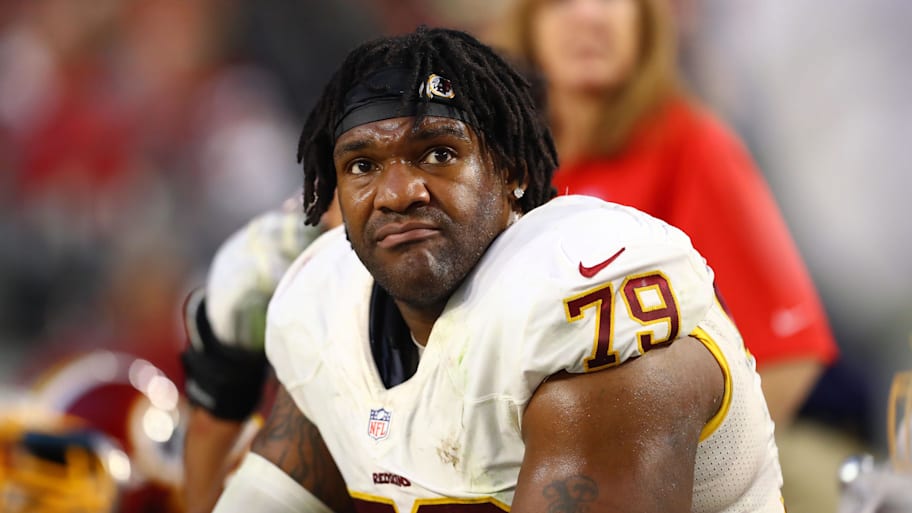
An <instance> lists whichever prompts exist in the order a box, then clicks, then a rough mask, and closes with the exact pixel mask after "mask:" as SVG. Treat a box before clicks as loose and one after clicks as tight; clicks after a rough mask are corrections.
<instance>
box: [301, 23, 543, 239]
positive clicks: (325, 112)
mask: <svg viewBox="0 0 912 513" xmlns="http://www.w3.org/2000/svg"><path fill="white" fill-rule="evenodd" d="M388 67H402V68H405V69H407V70H412V73H411V80H412V82H413V88H412V89H411V90H412V91H418V88H419V85H420V84H422V83H423V82H424V81H425V79H426V78H427V77H428V75H430V74H431V73H434V74H438V75H441V76H443V77H446V78H448V79H450V80H451V82H452V83H453V89H454V91H455V93H456V96H455V98H454V103H455V106H456V107H458V108H460V109H462V110H463V111H465V113H466V114H467V115H468V121H469V124H470V125H471V126H472V128H473V129H474V130H475V131H476V134H477V135H478V136H479V139H480V140H481V143H482V145H483V148H484V149H486V150H487V151H488V152H489V154H490V156H491V157H492V160H493V163H494V166H495V168H496V169H500V170H505V171H506V173H507V176H504V177H503V178H504V179H505V180H506V181H511V180H516V181H517V182H518V183H520V184H524V186H525V194H524V195H523V197H522V198H521V199H519V200H518V203H519V206H520V208H521V209H522V211H523V212H528V211H529V210H531V209H533V208H535V207H537V206H539V205H542V204H543V203H545V202H546V201H548V200H549V199H551V198H552V197H554V195H555V191H554V189H553V188H552V186H551V176H552V174H553V173H554V169H555V168H556V167H557V151H556V150H555V147H554V141H553V139H552V138H551V132H550V130H549V129H548V126H547V123H546V121H545V118H544V115H543V114H542V113H540V112H539V111H538V110H537V109H536V107H535V102H534V100H533V98H532V95H531V86H530V84H529V82H528V81H527V80H526V79H525V78H523V76H521V75H520V74H519V73H518V72H517V71H516V70H514V69H513V68H512V67H511V66H510V65H509V64H507V62H506V61H505V60H504V59H503V58H501V57H500V56H499V55H498V54H497V53H495V52H494V50H492V49H491V48H490V47H488V46H486V45H484V44H482V43H480V42H479V41H478V40H477V39H475V38H474V37H472V36H470V35H469V34H467V33H465V32H460V31H456V30H449V29H439V28H435V29H428V28H426V27H419V28H418V29H417V30H416V31H415V32H413V33H410V34H406V35H403V36H396V37H385V38H380V39H376V40H373V41H370V42H368V43H365V44H363V45H361V46H359V47H358V48H356V49H355V50H353V51H352V52H351V53H349V54H348V57H346V59H345V61H344V62H343V63H342V65H341V67H340V68H339V69H338V70H337V71H336V72H335V74H334V75H333V76H332V78H331V79H330V81H329V83H328V84H327V85H326V87H325V89H324V90H323V94H322V96H321V97H320V100H319V102H318V103H317V105H316V106H315V107H314V109H313V110H312V111H311V113H310V115H309V116H308V117H307V120H306V122H305V123H304V129H303V131H302V133H301V139H300V141H299V142H298V162H299V163H300V164H301V165H302V167H303V168H304V192H303V194H304V198H303V199H304V211H305V214H306V218H307V223H308V224H312V225H315V224H317V223H318V222H319V221H320V217H321V216H322V215H323V213H324V212H326V210H327V209H328V208H329V205H330V203H331V202H332V198H333V194H334V192H335V188H336V173H335V166H334V164H333V158H332V155H333V149H334V146H335V134H334V129H335V126H336V123H337V122H338V120H339V117H340V116H341V115H342V113H343V108H344V101H345V95H346V93H347V92H348V91H349V89H350V88H351V87H352V86H354V85H355V84H356V83H357V82H358V81H359V80H360V79H362V78H364V77H366V76H368V75H370V74H371V73H373V72H375V71H377V70H379V69H383V68H388ZM403 101H405V99H403ZM418 101H419V102H423V103H421V104H419V107H418V110H417V116H418V118H419V120H420V118H421V117H423V115H424V108H425V106H426V105H427V102H428V101H429V100H428V99H427V98H422V99H420V100H418ZM417 125H418V123H415V126H417Z"/></svg>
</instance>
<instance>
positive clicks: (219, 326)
mask: <svg viewBox="0 0 912 513" xmlns="http://www.w3.org/2000/svg"><path fill="white" fill-rule="evenodd" d="M300 204H301V203H300V197H295V198H292V199H289V200H288V201H286V202H285V204H284V205H283V206H282V208H281V209H276V210H274V211H270V212H266V213H264V214H261V215H260V216H258V217H256V218H254V219H253V220H252V221H250V222H249V223H247V225H245V226H244V227H243V228H241V229H240V230H238V231H237V232H235V233H234V234H233V235H231V236H230V237H229V238H228V239H226V240H225V242H224V243H222V245H221V246H220V247H219V249H218V251H217V252H216V254H215V256H214V258H213V261H212V265H211V267H210V269H209V273H208V276H207V279H206V285H205V287H202V288H199V289H197V290H195V291H193V292H192V293H191V294H190V296H189V297H188V299H187V301H186V303H185V304H184V314H185V317H184V326H185V327H186V330H187V338H188V342H189V343H188V345H187V348H186V350H185V351H184V353H183V354H182V358H181V360H182V362H183V364H184V370H185V377H186V382H185V387H184V388H185V393H186V395H187V397H188V399H189V402H190V404H191V411H190V419H189V421H188V423H187V436H186V442H185V444H184V458H183V459H184V467H185V468H186V472H185V478H184V486H183V495H184V501H185V503H186V508H187V513H197V512H209V511H211V510H212V507H213V506H214V505H215V500H216V499H217V498H218V494H219V493H220V492H221V490H222V486H223V484H224V479H225V477H226V475H227V474H228V473H229V472H230V470H231V469H232V467H233V466H234V465H236V464H237V461H236V458H232V457H229V455H236V454H237V449H238V448H246V445H247V444H248V443H249V442H250V439H251V438H252V436H253V434H254V433H255V432H256V429H258V428H259V425H260V424H261V419H260V418H259V416H258V415H257V411H258V407H260V406H261V405H263V404H264V403H265V404H268V403H269V399H270V398H269V397H265V398H264V397H263V395H264V393H268V391H269V390H271V388H270V387H267V386H265V385H266V383H265V382H266V381H267V377H268V374H269V373H268V365H267V362H266V356H265V355H264V353H263V339H264V334H265V329H266V326H265V323H266V306H267V304H268V303H269V299H270V298H271V297H272V294H273V292H274V291H275V287H276V285H277V284H278V282H279V278H281V276H282V274H284V273H285V271H286V270H287V269H288V267H289V266H290V265H291V262H292V261H293V260H294V259H295V258H296V257H297V256H298V255H299V254H300V253H301V251H303V250H304V248H305V247H307V245H308V244H310V243H311V242H312V241H313V240H314V239H315V238H316V237H317V236H318V235H319V234H320V233H322V232H324V231H326V230H327V229H329V228H332V227H334V226H336V225H338V224H339V223H340V222H341V220H340V219H339V218H338V209H337V208H335V206H333V207H332V208H330V209H329V211H328V212H327V213H326V214H325V215H324V216H323V219H322V221H321V223H320V225H319V226H317V227H312V226H306V225H305V224H304V218H303V215H302V213H301V207H300Z"/></svg>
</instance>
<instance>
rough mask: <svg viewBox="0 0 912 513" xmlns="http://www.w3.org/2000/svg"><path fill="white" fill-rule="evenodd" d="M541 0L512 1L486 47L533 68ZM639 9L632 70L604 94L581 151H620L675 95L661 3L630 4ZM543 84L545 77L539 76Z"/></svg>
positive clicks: (641, 0) (671, 41)
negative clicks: (640, 125) (636, 51)
mask: <svg viewBox="0 0 912 513" xmlns="http://www.w3.org/2000/svg"><path fill="white" fill-rule="evenodd" d="M545 1H547V0H517V2H516V3H515V4H514V6H513V8H512V9H510V10H508V11H507V14H506V17H505V23H504V24H503V25H502V26H501V27H500V29H501V30H499V31H498V32H496V33H492V34H491V37H490V40H491V43H492V45H494V46H495V47H497V48H499V49H501V50H503V51H505V52H506V53H507V54H509V55H511V56H512V57H513V58H514V59H516V60H518V61H520V62H525V63H528V65H529V66H531V67H532V68H533V69H537V68H538V63H537V62H536V56H535V46H534V44H533V39H532V38H533V34H532V21H533V18H534V16H535V14H536V13H537V11H538V9H539V8H540V7H541V5H542V3H544V2H545ZM634 1H636V2H637V5H638V6H639V9H640V12H639V14H640V16H639V20H640V26H639V37H640V41H639V55H638V56H637V63H636V67H635V68H634V70H633V72H632V73H631V75H630V76H629V77H628V78H627V79H626V80H625V81H624V83H623V84H622V85H621V87H620V89H619V90H615V91H611V92H606V93H605V96H604V98H603V101H602V103H601V107H600V110H601V113H600V114H601V115H600V116H599V121H598V125H597V126H596V127H595V130H594V131H593V132H592V138H591V140H590V141H588V143H587V144H586V146H585V147H586V148H587V152H589V153H592V154H594V155H611V154H614V153H617V152H618V151H620V150H621V149H622V147H623V146H624V145H625V143H626V142H627V141H628V139H629V138H630V136H631V134H632V132H633V131H634V130H635V129H636V127H637V125H638V123H639V122H640V121H641V120H642V119H643V118H644V117H645V116H647V115H648V114H650V113H652V112H653V111H655V109H656V108H657V107H659V106H660V105H661V104H662V103H663V102H664V101H665V100H667V99H668V98H669V97H671V96H672V95H674V94H675V93H677V92H679V90H680V85H679V81H678V74H677V68H676V60H675V55H676V54H675V51H676V49H675V34H674V30H673V27H672V23H671V14H670V12H669V8H668V5H667V0H634ZM544 78H545V80H547V77H544Z"/></svg>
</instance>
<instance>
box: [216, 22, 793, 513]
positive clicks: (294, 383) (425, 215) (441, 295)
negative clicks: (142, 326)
mask: <svg viewBox="0 0 912 513" xmlns="http://www.w3.org/2000/svg"><path fill="white" fill-rule="evenodd" d="M298 156H299V160H300V161H301V163H302V165H303V168H304V177H305V180H304V187H305V193H304V199H305V206H306V214H307V219H308V222H309V223H311V224H314V223H317V222H318V221H319V219H320V217H321V215H322V214H323V212H324V211H325V210H326V209H327V207H328V206H329V204H330V202H331V200H332V198H333V197H334V192H336V191H338V198H339V206H340V210H341V213H342V217H343V220H344V226H345V229H344V230H342V229H341V228H338V229H335V230H332V231H330V232H328V233H327V234H324V235H323V236H322V237H321V238H320V239H318V240H317V242H315V243H314V244H313V245H312V246H311V248H309V249H308V250H306V251H305V252H304V253H303V254H302V255H301V256H300V257H299V258H298V259H297V260H296V262H295V263H294V264H293V265H292V267H291V268H290V269H289V271H288V272H287V273H286V274H285V275H284V276H283V278H282V280H281V282H280V284H279V286H278V288H277V291H276V293H275V295H274V297H273V299H272V302H271V303H270V307H269V311H268V316H267V330H266V353H267V356H268V358H269V361H270V363H271V364H272V365H273V367H274V368H275V370H276V375H277V377H278V379H279V381H280V383H281V387H280V388H279V390H278V393H277V397H276V401H275V405H274V407H273V410H272V412H271V414H270V416H269V418H268V419H267V421H266V424H265V425H264V426H263V428H262V429H261V430H260V432H259V434H258V435H257V438H256V439H255V440H254V443H253V449H252V451H251V453H249V454H248V455H247V456H246V457H245V459H244V461H243V463H242V464H241V466H240V468H239V469H238V471H237V472H236V474H235V475H234V477H233V478H232V479H231V480H230V481H229V484H228V486H227V488H226V489H225V492H224V493H223V494H222V496H221V498H220V499H219V502H218V504H217V506H216V509H215V511H216V512H217V513H233V512H244V513H246V512H248V511H270V512H289V513H291V512H295V511H308V512H326V511H336V512H349V511H361V512H368V511H388V512H397V511H399V512H403V511H411V512H413V513H415V512H417V513H427V512H430V511H434V510H442V511H462V510H465V511H473V510H474V511H511V510H512V511H521V512H524V513H525V512H545V511H638V512H690V511H701V512H735V511H738V512H782V511H784V506H783V504H782V501H781V495H780V486H781V472H780V470H779V465H778V459H777V454H776V446H775V442H774V439H773V425H772V422H771V421H770V418H769V413H768V411H767V408H766V404H765V402H764V399H763V395H762V391H761V389H760V384H759V381H758V377H757V374H756V372H755V369H754V361H753V359H752V357H751V356H750V355H749V354H747V352H746V351H745V350H744V347H743V345H742V341H741V337H740V336H739V334H738V332H737V330H736V328H735V327H734V325H733V324H732V322H731V321H730V320H729V319H728V318H727V317H726V315H725V313H724V311H723V310H722V308H721V307H720V305H719V304H718V301H717V300H716V298H715V295H714V292H713V275H712V271H711V270H710V269H709V268H708V267H707V266H706V264H705V261H704V259H703V258H702V257H701V256H700V255H699V254H698V253H697V252H696V251H695V250H694V249H693V248H692V246H691V244H690V241H689V239H688V238H687V236H686V235H685V234H683V233H682V232H680V231H679V230H677V229H675V228H673V227H671V226H669V225H667V224H665V223H663V222H661V221H659V220H657V219H654V218H652V217H650V216H648V215H646V214H643V213H641V212H639V211H636V210H634V209H631V208H627V207H623V206H619V205H615V204H610V203H606V202H603V201H601V200H598V199H594V198H585V197H576V196H566V197H560V198H556V199H553V200H551V198H552V196H553V190H552V188H551V186H550V180H551V175H552V172H553V170H554V168H555V166H556V155H555V151H554V145H553V141H552V139H551V136H550V133H549V131H548V129H547V127H546V125H545V123H544V120H543V119H542V116H541V115H540V114H539V113H538V112H537V111H536V110H535V108H534V106H533V101H532V98H531V97H530V94H529V85H528V83H527V82H526V81H525V80H524V79H522V78H521V77H520V76H519V75H518V74H517V73H516V72H515V71H514V70H513V69H512V68H511V67H510V66H509V65H507V64H506V63H505V62H504V61H503V60H502V59H501V58H499V57H498V56H497V55H496V54H495V53H494V52H493V51H492V50H491V49H490V48H488V47H486V46H484V45H482V44H481V43H479V42H478V41H477V40H475V39H474V38H472V37H471V36H469V35H467V34H465V33H462V32H457V31H450V30H444V29H426V28H421V29H419V30H418V31H417V32H415V33H411V34H407V35H404V36H399V37H391V38H383V39H379V40H376V41H372V42H369V43H366V44H364V45H362V46H360V47H358V48H357V49H355V50H354V51H353V52H352V53H350V54H349V56H348V57H347V58H346V60H345V61H344V62H343V64H342V66H341V68H340V69H339V70H338V72H337V73H336V74H335V75H334V76H333V78H332V80H331V81H330V82H329V84H328V85H327V87H326V89H325V90H324V94H323V96H322V98H321V99H320V101H319V103H318V104H317V106H316V107H315V109H314V110H313V112H312V113H311V115H310V116H309V117H308V120H307V122H306V123H305V127H304V131H303V133H302V136H301V141H300V145H299V149H298ZM549 200H550V201H549Z"/></svg>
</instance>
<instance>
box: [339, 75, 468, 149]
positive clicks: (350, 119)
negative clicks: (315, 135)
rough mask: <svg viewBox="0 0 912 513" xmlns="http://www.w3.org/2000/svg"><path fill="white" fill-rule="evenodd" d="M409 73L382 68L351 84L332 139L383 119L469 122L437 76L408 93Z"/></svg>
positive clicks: (450, 87)
mask: <svg viewBox="0 0 912 513" xmlns="http://www.w3.org/2000/svg"><path fill="white" fill-rule="evenodd" d="M410 76H411V71H409V70H407V69H404V68H384V69H381V70H379V71H376V72H374V73H372V74H371V75H369V76H368V77H367V78H365V79H364V80H363V81H361V82H359V83H357V84H355V86H354V87H352V88H351V89H350V90H349V91H348V93H347V94H346V95H345V103H344V104H343V107H342V116H341V117H340V118H339V121H338V122H336V126H335V130H334V134H333V138H334V139H338V138H339V136H340V135H342V134H343V133H344V132H346V131H348V130H351V129H352V128H354V127H356V126H359V125H363V124H366V123H373V122H374V121H380V120H384V119H391V118H398V117H408V116H415V115H417V114H418V113H419V112H421V113H422V114H424V115H426V116H440V117H444V118H453V119H458V120H459V121H462V122H464V123H468V122H469V116H468V114H467V113H466V111H464V110H462V109H460V108H459V107H457V106H456V105H455V104H454V102H453V98H455V97H456V92H455V91H454V90H453V84H452V83H451V82H450V81H449V80H447V79H446V78H444V77H441V76H440V75H434V74H431V75H429V76H428V77H427V79H426V80H425V81H424V82H423V83H422V84H421V86H420V87H419V88H418V90H417V91H415V92H414V93H409V90H410V89H412V80H411V78H410Z"/></svg>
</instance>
